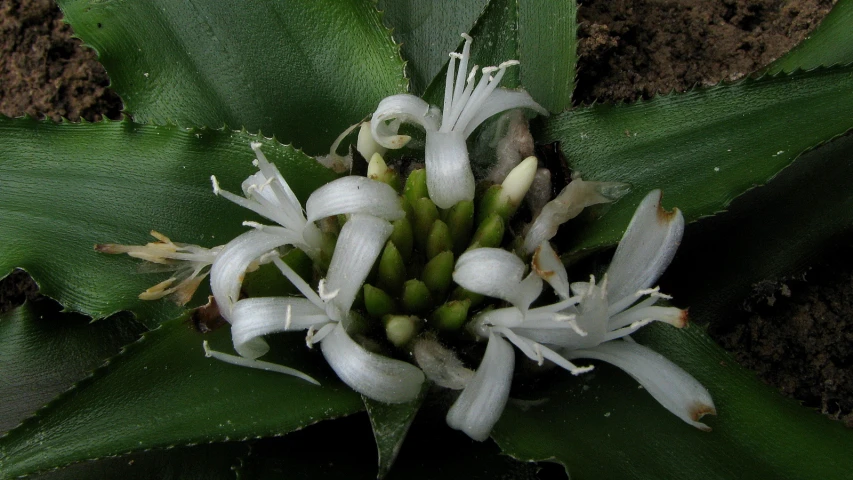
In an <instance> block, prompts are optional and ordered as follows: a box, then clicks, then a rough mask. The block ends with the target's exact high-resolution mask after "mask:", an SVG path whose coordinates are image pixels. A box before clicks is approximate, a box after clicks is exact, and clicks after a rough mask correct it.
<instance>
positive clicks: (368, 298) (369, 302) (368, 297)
mask: <svg viewBox="0 0 853 480" xmlns="http://www.w3.org/2000/svg"><path fill="white" fill-rule="evenodd" d="M364 308H366V309H367V313H369V314H370V316H371V317H373V318H382V317H384V316H385V315H388V314H390V313H392V312H393V311H394V299H393V298H391V296H390V295H388V294H387V293H385V291H384V290H382V289H380V288H376V287H374V286H372V285H370V284H367V283H365V284H364Z"/></svg>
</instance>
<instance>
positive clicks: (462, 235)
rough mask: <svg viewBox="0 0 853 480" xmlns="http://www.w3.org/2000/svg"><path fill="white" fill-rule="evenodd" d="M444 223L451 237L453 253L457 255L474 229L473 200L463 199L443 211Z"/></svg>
mask: <svg viewBox="0 0 853 480" xmlns="http://www.w3.org/2000/svg"><path fill="white" fill-rule="evenodd" d="M443 216H444V223H446V224H447V228H449V229H450V238H451V239H453V253H455V254H457V255H459V254H461V253H462V252H463V251H465V247H467V246H468V243H469V242H470V241H471V232H472V231H473V230H474V202H472V201H470V200H465V201H462V202H459V203H457V204H456V205H454V206H453V207H451V208H450V209H448V210H445V211H444V215H443Z"/></svg>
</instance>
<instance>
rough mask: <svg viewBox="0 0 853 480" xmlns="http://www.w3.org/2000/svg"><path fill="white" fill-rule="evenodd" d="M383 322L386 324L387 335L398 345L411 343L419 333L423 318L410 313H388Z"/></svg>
mask: <svg viewBox="0 0 853 480" xmlns="http://www.w3.org/2000/svg"><path fill="white" fill-rule="evenodd" d="M382 322H383V323H384V324H385V336H386V337H388V340H389V341H390V342H391V343H393V344H394V345H395V346H397V347H403V346H405V345H406V344H407V343H409V342H410V341H411V340H412V339H413V338H414V337H415V335H416V334H417V333H418V329H419V327H420V324H421V320H420V319H419V318H418V317H410V316H408V315H386V316H385V317H384V318H383V319H382Z"/></svg>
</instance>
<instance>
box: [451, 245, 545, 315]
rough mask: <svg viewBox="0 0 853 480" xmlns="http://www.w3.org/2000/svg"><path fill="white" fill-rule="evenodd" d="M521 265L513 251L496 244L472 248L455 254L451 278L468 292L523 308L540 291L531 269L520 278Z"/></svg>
mask: <svg viewBox="0 0 853 480" xmlns="http://www.w3.org/2000/svg"><path fill="white" fill-rule="evenodd" d="M524 271H525V265H524V262H522V261H521V259H520V258H518V257H517V256H516V255H515V254H513V253H510V252H507V251H506V250H501V249H499V248H475V249H474V250H469V251H467V252H465V253H464V254H462V256H460V257H459V260H458V261H457V262H456V269H455V270H454V271H453V281H454V282H456V283H457V284H459V285H460V286H462V287H463V288H465V289H468V290H470V291H472V292H475V293H479V294H481V295H488V296H490V297H495V298H500V299H502V300H506V301H508V302H511V303H512V304H513V305H515V306H516V307H517V308H519V309H520V310H522V311H523V312H524V311H527V308H528V307H529V306H530V304H531V303H533V301H534V300H535V299H536V297H538V296H539V294H540V293H541V292H542V279H541V278H539V277H538V276H537V275H536V274H535V273H531V274H530V275H528V277H527V278H525V279H523V280H522V276H523V275H524Z"/></svg>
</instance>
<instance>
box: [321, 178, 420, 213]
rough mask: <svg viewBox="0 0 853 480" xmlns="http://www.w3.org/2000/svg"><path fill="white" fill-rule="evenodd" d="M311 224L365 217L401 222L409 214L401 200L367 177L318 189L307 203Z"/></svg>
mask: <svg viewBox="0 0 853 480" xmlns="http://www.w3.org/2000/svg"><path fill="white" fill-rule="evenodd" d="M306 210H307V212H308V221H309V222H313V221H315V220H319V219H321V218H326V217H331V216H332V215H340V214H350V213H364V214H368V215H373V216H374V217H379V218H384V219H385V220H399V219H400V218H403V216H404V215H405V213H404V212H403V208H402V207H401V206H400V197H398V196H397V193H396V192H395V191H394V189H393V188H391V187H390V186H388V185H387V184H385V183H382V182H377V181H375V180H371V179H369V178H366V177H359V176H349V177H343V178H339V179H337V180H335V181H333V182H329V183H327V184H325V185H323V186H322V187H320V188H318V189H317V190H315V191H314V193H312V194H311V196H310V197H309V198H308V202H307V203H306Z"/></svg>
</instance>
